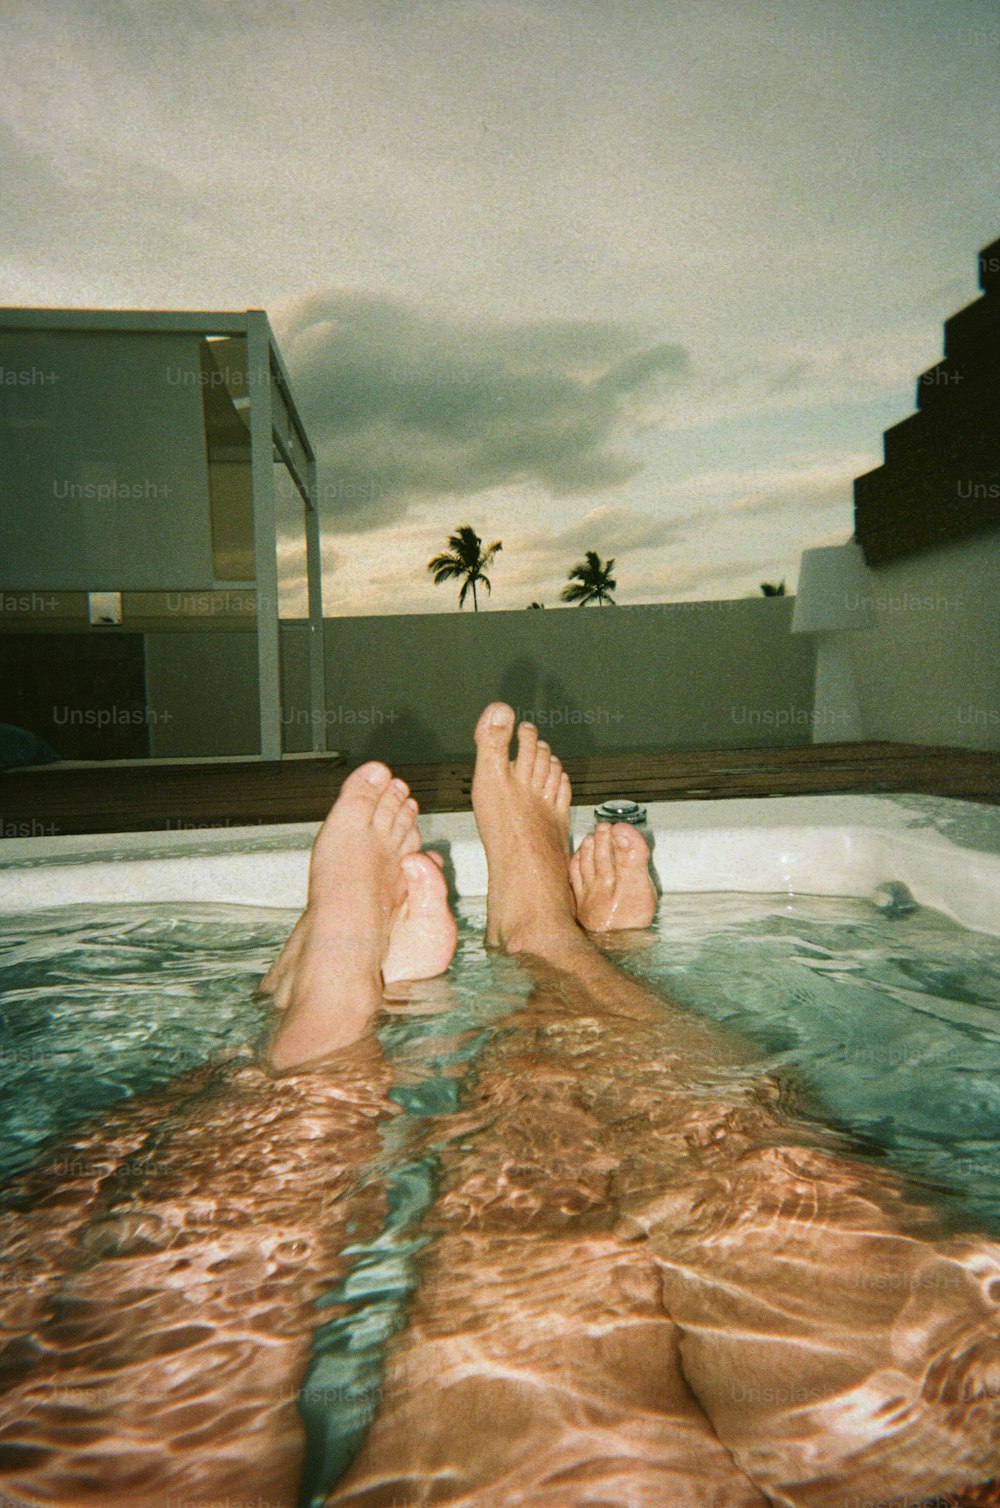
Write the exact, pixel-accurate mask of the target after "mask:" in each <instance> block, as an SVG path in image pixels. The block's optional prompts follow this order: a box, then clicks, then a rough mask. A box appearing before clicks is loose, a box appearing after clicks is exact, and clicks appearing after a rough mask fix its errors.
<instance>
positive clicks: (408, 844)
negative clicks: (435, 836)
mask: <svg viewBox="0 0 1000 1508" xmlns="http://www.w3.org/2000/svg"><path fill="white" fill-rule="evenodd" d="M418 810H419V808H418V807H417V803H416V802H415V801H414V799H413V797H412V796H407V797H406V799H405V801H404V802H403V804H402V805H401V806H400V808H399V811H398V812H397V813H396V816H395V819H394V821H393V824H392V833H391V837H392V842H393V844H394V845H395V847H396V848H397V849H398V850H399V852H400V853H415V852H416V850H417V849H418V848H419V847H420V830H419V828H418V827H417V811H418Z"/></svg>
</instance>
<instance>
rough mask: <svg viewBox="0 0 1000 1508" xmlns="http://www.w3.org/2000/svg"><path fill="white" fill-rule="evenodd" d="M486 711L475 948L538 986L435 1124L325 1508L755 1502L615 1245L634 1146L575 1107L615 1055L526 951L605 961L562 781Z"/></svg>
mask: <svg viewBox="0 0 1000 1508" xmlns="http://www.w3.org/2000/svg"><path fill="white" fill-rule="evenodd" d="M499 710H500V711H501V713H502V717H501V720H500V721H498V722H497V723H495V724H494V723H492V722H491V721H489V712H488V713H487V716H486V720H485V722H483V721H481V723H480V729H479V731H478V733H477V742H478V743H479V759H478V761H477V768H476V778H475V784H474V786H473V802H474V807H475V811H476V815H477V819H478V820H479V823H480V830H481V831H482V832H483V836H484V841H485V842H486V846H487V853H488V856H489V858H490V897H489V905H490V916H489V936H490V937H491V939H492V940H493V941H495V942H498V943H502V944H503V945H504V946H506V947H508V948H512V949H515V950H518V951H523V950H525V949H530V948H532V947H534V949H535V954H530V953H525V957H526V958H530V959H531V964H532V967H533V970H534V978H535V984H536V989H535V992H534V993H533V995H532V996H531V998H530V1000H529V1001H528V1002H527V1004H526V1007H525V1009H521V1010H517V1011H515V1013H514V1014H513V1015H512V1016H510V1017H508V1018H507V1019H506V1020H505V1022H504V1029H503V1031H502V1032H501V1033H499V1034H497V1036H496V1037H495V1038H494V1039H493V1041H492V1042H491V1043H490V1045H489V1046H488V1047H487V1048H486V1049H485V1050H484V1051H483V1053H482V1054H481V1056H480V1057H479V1058H478V1059H477V1064H476V1077H475V1091H474V1098H473V1100H472V1101H471V1103H469V1104H467V1106H466V1107H465V1110H464V1112H463V1115H462V1121H463V1127H464V1129H463V1132H462V1135H461V1142H460V1144H459V1145H455V1135H454V1130H453V1128H451V1127H449V1126H448V1122H447V1121H446V1122H445V1123H444V1125H443V1128H442V1129H443V1130H450V1132H451V1139H450V1140H445V1139H444V1138H442V1141H443V1145H442V1150H441V1153H440V1166H441V1173H440V1180H439V1196H438V1200H437V1202H436V1204H435V1207H434V1212H433V1217H432V1218H433V1227H434V1231H435V1240H434V1242H433V1245H432V1246H430V1247H429V1248H428V1250H427V1253H426V1255H425V1256H424V1258H423V1261H422V1270H421V1282H420V1286H419V1288H418V1290H417V1292H416V1294H415V1295H414V1299H413V1302H412V1307H411V1310H410V1314H409V1316H408V1324H407V1328H406V1331H405V1332H404V1333H403V1334H402V1335H401V1336H399V1337H398V1338H397V1339H396V1340H395V1341H394V1342H393V1344H392V1346H391V1347H390V1351H389V1356H388V1362H387V1369H386V1389H385V1397H384V1400H383V1405H382V1408H381V1410H380V1413H379V1415H378V1417H377V1419H376V1420H375V1422H374V1424H373V1426H372V1428H371V1431H370V1433H369V1435H368V1438H367V1440H366V1442H365V1445H364V1447H363V1448H362V1450H361V1452H360V1454H359V1455H358V1457H357V1459H356V1461H355V1462H354V1464H353V1466H352V1468H351V1469H350V1471H349V1472H348V1474H347V1475H346V1476H345V1478H344V1479H343V1481H342V1482H341V1483H340V1485H339V1486H338V1488H337V1490H336V1491H335V1493H334V1494H333V1495H332V1497H331V1499H330V1502H331V1503H335V1504H337V1505H347V1504H350V1505H352V1508H362V1505H364V1508H376V1505H384V1504H387V1503H390V1502H397V1503H403V1502H407V1503H408V1502H421V1503H435V1504H454V1505H456V1508H457V1505H459V1504H460V1505H462V1508H494V1505H497V1508H499V1505H506V1504H514V1503H521V1504H525V1505H527V1504H531V1505H533V1508H584V1505H596V1504H611V1503H615V1504H618V1503H622V1504H624V1503H629V1504H635V1505H638V1508H665V1505H668V1504H669V1505H673V1504H677V1505H680V1504H684V1505H687V1504H702V1503H704V1504H714V1505H717V1508H764V1499H763V1497H762V1496H761V1495H760V1494H759V1493H758V1492H757V1491H756V1489H755V1488H754V1487H753V1485H752V1484H751V1483H750V1481H749V1480H748V1479H747V1477H746V1476H745V1475H744V1474H743V1473H742V1472H740V1471H739V1470H738V1469H737V1468H736V1467H735V1466H734V1464H733V1462H732V1459H731V1458H730V1456H729V1454H728V1452H727V1451H726V1450H725V1448H724V1447H723V1446H722V1445H721V1444H720V1442H719V1440H718V1438H717V1437H716V1435H715V1434H714V1432H713V1430H712V1428H711V1426H710V1425H709V1423H708V1421H707V1419H706V1417H705V1415H704V1412H703V1411H702V1409H701V1407H700V1405H699V1404H698V1402H697V1400H696V1398H695V1397H694V1395H693V1394H692V1393H691V1391H690V1389H689V1387H688V1385H687V1383H686V1382H685V1380H684V1377H683V1375H682V1373H681V1369H680V1364H679V1353H678V1347H677V1336H678V1332H677V1331H676V1329H675V1327H674V1325H673V1323H672V1321H671V1320H670V1318H669V1317H668V1315H667V1314H666V1313H665V1312H664V1310H663V1307H662V1304H661V1303H660V1297H659V1290H660V1284H659V1278H658V1274H657V1271H656V1268H655V1265H654V1264H653V1263H652V1262H651V1260H650V1259H649V1256H648V1254H647V1252H646V1251H645V1250H643V1249H641V1248H640V1247H639V1246H637V1245H635V1244H631V1243H626V1242H623V1241H621V1240H620V1239H619V1238H618V1236H617V1235H616V1231H615V1226H616V1223H617V1219H618V1216H617V1213H616V1199H615V1193H616V1187H615V1186H616V1182H618V1181H621V1180H627V1179H629V1178H630V1177H631V1176H632V1175H631V1174H630V1173H629V1171H628V1170H627V1169H626V1167H625V1163H626V1161H627V1160H628V1157H629V1151H630V1146H629V1139H628V1137H627V1136H626V1138H625V1139H624V1141H623V1139H622V1136H621V1133H620V1130H619V1129H618V1128H616V1127H615V1126H614V1124H613V1122H612V1121H611V1120H609V1119H608V1118H607V1117H606V1116H605V1115H604V1114H603V1112H602V1108H601V1106H600V1105H594V1106H584V1105H583V1104H582V1103H581V1092H580V1067H581V1059H580V1058H579V1057H578V1056H577V1055H578V1054H585V1055H586V1073H587V1076H592V1078H593V1081H594V1082H595V1083H597V1082H603V1081H604V1079H605V1074H604V1065H605V1062H607V1063H608V1064H609V1065H610V1071H611V1074H612V1075H614V1073H615V1072H616V1071H617V1070H618V1069H620V1066H621V1050H620V1048H618V1049H617V1052H616V1053H612V1054H609V1052H608V1044H607V1040H606V1037H607V1035H608V1034H607V1033H606V1032H605V1030H604V1023H603V1022H601V1021H598V1020H597V1019H596V1015H597V1013H596V1012H593V1011H589V1012H587V1013H583V1012H581V1010H580V998H579V993H578V991H576V989H575V988H573V987H571V988H570V989H569V990H568V991H567V989H566V986H567V983H569V984H570V985H571V984H572V982H571V981H569V980H568V978H567V976H566V975H565V974H563V973H562V972H560V971H559V970H558V969H554V968H547V967H546V966H545V964H544V963H543V960H542V958H541V957H539V956H537V953H538V951H539V950H540V949H541V950H543V951H545V950H549V949H551V950H553V951H555V952H557V953H558V954H559V955H560V956H562V954H563V953H564V952H568V953H569V954H570V955H571V956H574V957H575V956H576V955H575V950H577V949H578V948H579V949H582V950H583V953H584V955H585V956H586V958H588V959H590V958H593V959H594V960H595V961H596V962H597V963H598V964H599V965H602V966H603V963H604V960H603V958H602V957H601V955H600V954H599V953H598V952H597V950H596V949H594V948H593V947H592V945H591V944H590V943H589V942H588V940H587V938H586V937H585V935H584V933H583V931H582V930H581V928H580V927H579V926H578V925H577V922H576V921H575V919H574V917H573V911H574V897H573V894H572V891H571V888H570V882H569V875H568V866H567V836H568V814H569V795H570V791H569V783H568V781H567V780H566V777H565V775H564V774H563V773H562V770H561V767H560V766H559V765H558V762H557V761H554V760H553V759H552V756H551V753H550V751H549V749H548V746H547V745H545V744H544V743H542V742H540V741H539V740H538V737H537V733H536V731H535V730H534V729H533V728H532V727H530V726H528V725H522V728H521V730H520V737H519V752H518V756H517V758H516V760H514V761H513V762H511V760H510V757H509V750H508V745H509V742H510V735H511V731H512V729H513V720H512V714H508V711H507V709H499ZM614 978H615V980H616V981H617V982H620V979H621V976H619V975H617V973H614ZM619 993H620V992H619ZM637 993H638V994H640V995H641V992H637ZM615 1006H616V1013H615V1014H613V1015H611V1014H610V1013H609V1016H610V1019H611V1022H612V1032H611V1035H612V1036H613V1037H614V1038H615V1041H616V1043H618V1042H620V1040H621V1039H622V1037H623V1036H624V1040H626V1041H627V1042H628V1043H629V1046H630V1048H631V1047H634V1043H635V1032H636V1030H637V1026H638V1022H637V1017H638V1018H639V1021H641V1022H642V1023H643V1024H644V1025H645V1024H646V1023H648V1022H649V1021H651V1020H652V1021H655V1020H656V1019H657V1013H656V1012H655V1011H653V1010H652V1009H651V1008H650V1007H649V1003H648V1001H645V1000H643V999H632V1000H631V1001H627V1002H626V1003H625V1005H624V1007H622V1003H621V1000H620V999H619V998H618V996H616V999H615ZM619 1007H622V1008H621V1010H619ZM584 1014H586V1019H585V1020H584V1021H583V1022H582V1024H581V1016H582V1015H584ZM642 1029H643V1028H642V1027H639V1030H640V1031H641V1030H642ZM581 1032H582V1035H581Z"/></svg>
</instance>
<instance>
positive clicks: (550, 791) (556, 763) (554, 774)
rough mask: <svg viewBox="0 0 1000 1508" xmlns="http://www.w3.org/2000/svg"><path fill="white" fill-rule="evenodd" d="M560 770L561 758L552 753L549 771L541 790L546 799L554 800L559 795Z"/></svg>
mask: <svg viewBox="0 0 1000 1508" xmlns="http://www.w3.org/2000/svg"><path fill="white" fill-rule="evenodd" d="M562 772H563V767H562V760H561V759H559V758H558V757H557V756H556V755H555V754H553V755H552V758H551V759H550V760H549V773H548V775H547V776H546V779H545V788H544V790H543V791H542V795H543V796H544V797H545V799H546V801H551V802H555V800H556V797H557V796H558V795H559V783H560V781H561V779H562Z"/></svg>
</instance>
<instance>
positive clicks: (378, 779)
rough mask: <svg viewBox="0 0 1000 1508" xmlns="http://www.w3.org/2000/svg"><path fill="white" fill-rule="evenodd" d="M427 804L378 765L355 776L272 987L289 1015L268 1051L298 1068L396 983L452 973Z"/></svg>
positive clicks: (354, 1028) (333, 816)
mask: <svg viewBox="0 0 1000 1508" xmlns="http://www.w3.org/2000/svg"><path fill="white" fill-rule="evenodd" d="M416 817H417V803H416V802H415V801H414V800H413V798H412V797H411V796H409V794H408V791H407V787H406V785H405V783H404V782H403V781H402V780H394V779H393V777H392V774H391V772H390V771H389V770H388V769H387V768H386V766H385V765H383V764H379V763H377V762H371V763H369V764H366V765H362V766H361V767H360V768H359V769H357V770H354V771H352V772H351V774H350V775H349V776H348V777H347V779H346V780H345V781H344V784H343V786H342V788H341V791H340V795H339V796H338V797H337V800H336V802H335V804H334V806H333V809H332V811H331V812H330V814H329V816H328V817H327V819H326V821H325V822H324V823H323V826H322V827H321V829H320V831H319V833H318V834H317V837H316V841H315V844H314V845H313V851H312V857H311V860H310V864H309V895H308V903H307V906H306V910H305V912H304V913H303V915H302V917H301V918H300V920H299V922H298V923H297V924H296V927H295V929H294V931H293V932H292V934H291V936H290V937H289V939H288V941H287V943H286V944H285V947H284V949H283V950H282V953H281V955H280V956H279V958H278V960H277V962H276V963H275V965H274V967H273V968H272V969H271V970H270V972H269V973H268V974H267V975H266V976H265V978H264V980H263V982H262V984H261V989H262V990H263V991H264V992H265V993H273V994H274V996H275V1003H276V1004H278V1005H280V1006H281V1007H283V1008H284V1015H283V1017H282V1019H281V1021H280V1023H279V1025H278V1027H277V1030H276V1031H275V1033H274V1037H273V1039H272V1041H271V1043H270V1047H269V1049H268V1056H269V1059H270V1062H271V1063H272V1065H273V1066H274V1067H275V1068H279V1069H287V1068H290V1067H293V1066H295V1065H296V1064H298V1063H303V1062H307V1061H311V1060H313V1059H316V1058H319V1057H322V1056H323V1055H324V1054H325V1053H328V1052H332V1051H334V1050H336V1049H337V1048H340V1047H343V1046H345V1045H347V1044H348V1043H350V1042H353V1041H355V1040H356V1039H357V1038H358V1037H359V1036H361V1035H362V1033H364V1032H365V1031H366V1030H367V1029H368V1027H369V1025H370V1023H371V1021H372V1019H373V1017H374V1016H375V1014H376V1013H377V1012H378V1010H379V1009H380V1007H381V1004H382V989H383V984H384V983H386V982H391V981H396V980H399V979H403V978H410V979H416V978H428V977H431V976H432V975H434V974H440V973H443V972H444V970H445V969H446V968H447V967H448V964H449V963H450V962H451V958H452V955H453V954H454V951H455V941H456V937H457V932H456V928H455V920H454V917H453V916H452V914H451V911H450V910H449V908H448V897H447V887H446V885H445V880H444V876H443V874H442V873H441V870H440V868H439V866H438V865H437V864H436V863H434V862H433V861H432V860H431V858H430V856H429V855H427V854H421V853H420V834H419V831H418V829H417V823H416Z"/></svg>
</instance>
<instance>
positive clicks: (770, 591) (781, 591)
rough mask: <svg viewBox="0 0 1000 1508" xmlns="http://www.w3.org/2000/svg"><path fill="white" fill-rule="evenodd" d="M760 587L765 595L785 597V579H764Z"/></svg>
mask: <svg viewBox="0 0 1000 1508" xmlns="http://www.w3.org/2000/svg"><path fill="white" fill-rule="evenodd" d="M760 589H761V591H762V592H763V593H764V596H765V597H783V596H784V595H785V583H784V582H783V581H762V582H761V584H760Z"/></svg>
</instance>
